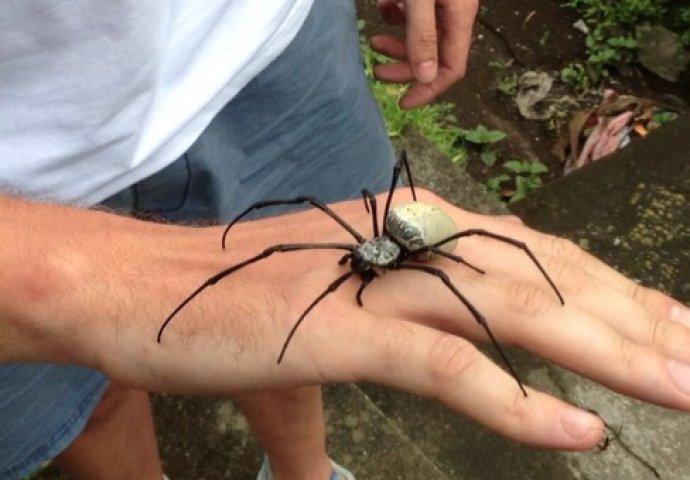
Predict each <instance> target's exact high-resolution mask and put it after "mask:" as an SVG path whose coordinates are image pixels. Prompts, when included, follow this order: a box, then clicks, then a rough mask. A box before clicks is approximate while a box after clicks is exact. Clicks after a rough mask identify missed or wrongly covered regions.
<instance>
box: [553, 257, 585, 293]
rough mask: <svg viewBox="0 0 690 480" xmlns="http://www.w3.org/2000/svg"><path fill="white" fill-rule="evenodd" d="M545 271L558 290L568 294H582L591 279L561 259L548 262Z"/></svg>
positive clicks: (573, 265)
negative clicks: (563, 290)
mask: <svg viewBox="0 0 690 480" xmlns="http://www.w3.org/2000/svg"><path fill="white" fill-rule="evenodd" d="M546 271H547V273H548V274H549V275H550V276H552V277H553V280H554V282H555V283H556V285H557V286H558V287H559V288H562V289H566V290H567V291H568V292H570V293H582V292H584V291H585V290H586V289H587V288H588V287H589V286H590V285H591V281H592V279H591V278H590V276H589V274H588V273H587V272H585V271H584V270H582V269H581V268H579V267H578V266H577V265H576V264H573V263H572V262H570V261H566V260H563V259H561V258H552V259H551V260H549V262H548V266H547V267H546Z"/></svg>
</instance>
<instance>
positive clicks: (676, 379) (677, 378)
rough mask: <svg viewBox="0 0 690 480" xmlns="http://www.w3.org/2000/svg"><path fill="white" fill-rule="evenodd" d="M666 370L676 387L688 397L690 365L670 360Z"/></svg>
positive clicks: (689, 391) (689, 392)
mask: <svg viewBox="0 0 690 480" xmlns="http://www.w3.org/2000/svg"><path fill="white" fill-rule="evenodd" d="M666 368H668V373H669V375H670V376H671V380H673V383H674V384H675V385H676V387H678V389H679V390H681V391H682V392H683V393H685V394H686V395H690V365H688V364H687V363H683V362H679V361H678V360H669V361H668V365H667V367H666Z"/></svg>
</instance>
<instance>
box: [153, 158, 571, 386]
mask: <svg viewBox="0 0 690 480" xmlns="http://www.w3.org/2000/svg"><path fill="white" fill-rule="evenodd" d="M402 168H405V171H406V173H407V177H408V180H409V184H410V190H411V191H412V198H413V200H414V201H413V202H411V203H407V204H404V205H400V206H398V207H396V208H394V209H392V210H391V208H390V206H391V199H392V197H393V192H394V191H395V188H396V187H397V185H398V181H399V178H400V172H401V169H402ZM362 196H363V198H364V206H365V208H366V209H367V211H368V212H370V213H371V218H372V227H373V233H374V236H373V237H372V238H370V239H367V238H365V237H364V236H362V235H361V234H360V233H359V232H357V230H355V229H354V228H353V227H352V226H351V225H350V224H348V223H347V222H346V221H345V220H344V219H343V218H341V217H340V216H339V215H338V214H336V213H335V212H334V211H333V210H331V209H330V208H329V207H328V206H327V205H325V204H324V203H323V202H321V201H320V200H318V199H316V198H314V197H310V196H301V197H296V198H292V199H287V200H265V201H261V202H257V203H254V204H253V205H251V206H250V207H248V208H247V209H246V210H244V211H243V212H242V213H240V215H238V216H237V218H235V220H233V221H232V222H231V223H230V224H229V225H228V226H227V228H226V229H225V231H224V232H223V237H222V242H221V244H222V247H223V248H225V246H226V237H227V234H228V232H229V231H230V229H231V228H232V226H233V225H235V223H237V222H238V221H239V220H241V219H242V218H244V217H245V216H246V215H247V214H249V213H250V212H252V211H254V210H259V209H262V208H265V207H270V206H276V205H299V204H311V205H312V206H313V207H315V208H317V209H319V210H321V211H322V212H324V213H325V214H326V215H328V216H329V217H331V218H332V219H333V220H334V221H336V222H337V223H338V224H340V226H341V227H343V228H344V229H345V230H347V231H348V232H349V233H350V235H351V236H352V237H353V238H354V239H355V240H356V242H357V243H285V244H278V245H273V246H272V247H268V248H267V249H265V250H264V251H263V252H261V253H259V254H258V255H255V256H253V257H251V258H248V259H247V260H245V261H243V262H240V263H238V264H236V265H233V266H231V267H229V268H227V269H225V270H222V271H221V272H218V273H217V274H216V275H214V276H212V277H210V278H208V279H207V280H206V281H205V282H204V283H202V284H201V285H200V286H199V287H198V288H197V289H196V290H194V292H192V293H191V294H190V295H189V296H188V297H187V298H186V299H185V300H184V301H183V302H182V303H180V304H179V305H178V306H177V307H176V308H175V309H174V310H173V311H172V313H171V314H170V315H169V316H168V318H167V319H166V320H165V322H163V324H162V325H161V327H160V330H159V331H158V337H157V339H158V342H160V341H161V337H162V335H163V331H164V330H165V329H166V327H167V326H168V324H169V323H170V322H171V321H172V319H173V318H174V317H175V315H177V313H178V312H179V311H180V310H182V309H183V308H184V307H185V306H186V305H187V304H188V303H189V302H190V301H191V300H192V299H193V298H194V297H196V296H197V295H198V294H199V293H201V292H202V291H203V290H204V289H206V288H207V287H209V286H211V285H214V284H216V283H217V282H219V281H220V280H222V279H224V278H225V277H227V276H229V275H231V274H232V273H234V272H236V271H238V270H240V269H242V268H244V267H247V266H249V265H251V264H253V263H255V262H258V261H259V260H262V259H264V258H267V257H269V256H271V255H273V254H274V253H282V252H293V251H300V250H344V251H346V253H345V255H343V256H342V257H341V259H340V262H339V263H340V264H341V265H345V264H346V263H348V262H349V267H350V268H349V269H348V270H347V271H346V272H344V273H343V274H342V275H340V276H339V277H338V278H336V279H335V280H334V281H333V282H331V283H330V284H329V285H328V287H327V288H326V289H325V290H323V291H322V292H321V294H319V295H318V296H317V297H316V298H315V299H314V301H312V303H311V304H310V305H309V306H307V307H306V309H305V310H304V312H303V313H302V315H301V316H300V317H299V319H297V321H296V322H295V324H294V325H293V327H292V329H291V330H290V333H289V334H288V335H287V338H286V339H285V342H284V343H283V348H282V349H281V351H280V354H279V355H278V363H280V362H281V361H282V359H283V357H284V355H285V352H286V350H287V347H288V345H289V343H290V340H291V339H292V337H293V336H294V335H295V332H296V331H297V329H298V328H299V326H300V324H301V323H302V321H303V320H304V319H305V318H306V316H307V315H308V314H309V312H311V310H312V309H313V308H314V307H316V305H317V304H318V303H319V302H320V301H321V300H323V299H324V298H325V297H326V296H327V295H329V294H330V293H333V292H334V291H336V290H337V289H338V287H340V285H342V284H343V283H344V282H345V281H347V280H348V279H349V278H350V277H352V276H355V275H356V276H358V277H359V278H360V280H361V284H360V287H359V289H358V290H357V294H356V300H357V303H359V305H362V303H363V302H362V293H363V292H364V289H365V288H366V287H367V285H369V283H371V282H372V281H373V280H374V278H376V277H377V276H378V273H379V272H384V271H386V270H416V271H419V272H423V273H427V274H429V275H433V276H434V277H436V278H438V279H439V280H440V281H441V282H443V284H444V285H445V286H446V287H447V288H448V289H449V290H450V291H451V292H452V293H453V295H454V296H455V297H456V298H457V299H458V300H460V301H461V302H462V303H463V305H465V307H466V308H467V309H468V310H469V311H470V313H471V314H472V316H473V317H474V319H475V320H476V321H477V323H479V324H480V325H481V326H482V328H483V329H484V331H485V332H486V334H487V335H488V337H489V339H490V340H491V342H492V343H493V345H494V346H495V347H496V350H497V352H498V354H499V355H500V357H501V359H502V360H503V362H504V363H505V365H506V367H507V368H508V370H509V371H510V373H511V375H513V377H514V378H515V380H516V381H517V382H518V385H519V386H520V389H521V390H522V392H523V394H524V395H527V392H526V390H525V388H524V386H523V384H522V382H521V381H520V378H519V377H518V375H517V372H516V371H515V369H514V368H513V366H512V364H511V362H510V361H509V360H508V357H507V356H506V355H505V353H504V352H503V350H502V349H501V347H500V345H499V344H498V342H497V341H496V338H495V337H494V335H493V333H492V331H491V329H490V328H489V324H488V322H487V321H486V319H485V318H484V316H483V315H482V314H481V313H480V312H479V311H478V310H477V309H476V308H475V307H474V305H473V304H472V303H471V302H470V301H469V300H468V299H467V298H466V297H465V296H464V295H463V294H462V293H461V292H460V291H459V290H458V289H457V287H456V286H455V285H454V284H453V282H452V281H451V279H450V277H448V275H447V274H446V273H445V272H444V271H443V270H442V269H440V268H438V267H436V266H432V265H428V264H425V263H423V262H424V261H425V260H428V258H429V257H430V256H431V255H439V256H442V257H445V258H447V259H449V260H452V261H454V262H459V263H462V264H464V265H466V266H468V267H470V268H472V269H473V270H475V271H476V272H478V273H484V271H483V270H481V269H479V268H477V267H475V266H473V265H471V264H470V263H468V262H466V261H465V260H464V259H463V258H461V257H460V256H458V255H455V254H454V253H453V251H454V249H455V245H456V243H457V241H458V240H459V239H460V238H463V237H469V236H483V237H488V238H492V239H494V240H498V241H500V242H504V243H507V244H510V245H513V246H514V247H516V248H519V249H521V250H523V251H524V252H525V254H526V255H528V256H529V258H530V259H531V260H532V262H533V263H534V264H535V265H536V267H537V268H538V269H539V271H540V272H541V274H542V275H543V276H544V278H545V279H546V281H547V282H548V283H549V285H550V286H551V288H552V289H553V290H554V292H555V293H556V296H557V297H558V299H559V301H560V302H561V304H563V303H564V302H563V297H562V296H561V294H560V292H559V291H558V289H557V288H556V285H555V284H554V283H553V281H552V280H551V278H549V276H548V275H547V273H546V271H545V270H544V268H543V267H542V266H541V264H540V263H539V261H538V260H537V259H536V257H535V256H534V255H533V254H532V252H531V251H530V250H529V248H528V247H527V245H525V244H524V243H523V242H520V241H518V240H515V239H512V238H510V237H506V236H504V235H500V234H497V233H492V232H489V231H486V230H482V229H467V230H461V231H458V229H457V226H456V225H455V223H454V222H453V220H452V218H451V217H450V216H449V215H448V214H447V213H445V212H444V211H443V210H441V209H440V208H439V207H437V206H435V205H430V204H427V203H423V202H418V201H417V197H416V194H415V190H414V185H413V183H412V176H411V174H410V167H409V164H408V162H407V157H406V155H405V152H403V153H402V154H401V155H400V158H399V160H398V162H397V163H396V165H395V168H394V169H393V177H392V180H391V186H390V190H389V191H388V196H387V198H386V205H385V209H384V213H383V229H382V230H380V229H379V223H378V222H379V221H378V213H377V206H376V197H375V196H374V194H372V193H371V192H370V191H369V190H366V189H364V190H362Z"/></svg>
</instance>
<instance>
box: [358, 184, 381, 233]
mask: <svg viewBox="0 0 690 480" xmlns="http://www.w3.org/2000/svg"><path fill="white" fill-rule="evenodd" d="M362 198H363V199H364V209H365V210H366V211H367V213H371V221H372V223H373V230H374V237H378V236H379V219H378V210H377V209H376V196H374V194H373V193H371V191H370V190H368V189H366V188H363V189H362Z"/></svg>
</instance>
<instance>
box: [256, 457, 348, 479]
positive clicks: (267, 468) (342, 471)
mask: <svg viewBox="0 0 690 480" xmlns="http://www.w3.org/2000/svg"><path fill="white" fill-rule="evenodd" d="M331 465H332V466H333V473H332V474H331V476H330V478H329V479H328V480H356V479H355V476H354V475H353V474H352V473H351V472H349V471H348V470H347V469H346V468H345V467H341V466H340V465H338V464H337V463H335V462H334V461H333V460H331ZM256 480H273V472H272V471H271V464H270V463H269V461H268V457H267V456H265V455H264V461H263V463H262V464H261V469H260V470H259V475H258V476H257V477H256Z"/></svg>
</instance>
